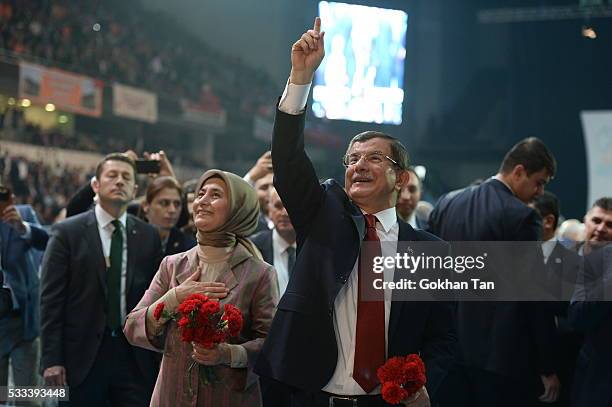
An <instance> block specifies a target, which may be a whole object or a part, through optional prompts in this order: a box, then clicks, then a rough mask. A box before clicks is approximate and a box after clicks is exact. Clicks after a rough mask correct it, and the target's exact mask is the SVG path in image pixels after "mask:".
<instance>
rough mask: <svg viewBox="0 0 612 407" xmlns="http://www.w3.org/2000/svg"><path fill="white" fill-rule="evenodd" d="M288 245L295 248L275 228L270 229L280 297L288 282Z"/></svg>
mask: <svg viewBox="0 0 612 407" xmlns="http://www.w3.org/2000/svg"><path fill="white" fill-rule="evenodd" d="M289 247H293V248H294V249H295V248H296V244H295V243H293V244H289V243H288V242H287V241H286V240H285V239H283V238H282V237H281V235H279V234H278V232H277V231H276V229H273V230H272V253H273V255H274V260H273V261H274V269H275V270H276V277H277V279H278V294H279V297H282V296H283V294H284V293H285V290H286V289H287V284H289V253H287V249H288V248H289Z"/></svg>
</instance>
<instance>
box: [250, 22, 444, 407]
mask: <svg viewBox="0 0 612 407" xmlns="http://www.w3.org/2000/svg"><path fill="white" fill-rule="evenodd" d="M320 29H321V21H320V19H319V18H317V19H316V20H315V25H314V28H313V29H312V30H309V31H307V32H306V33H304V34H303V35H302V37H301V38H300V39H299V40H298V41H297V42H296V43H294V44H293V47H292V50H291V61H292V69H291V74H290V77H289V82H288V84H287V87H286V88H285V92H284V94H283V96H282V98H281V101H280V103H279V105H278V110H277V112H276V119H275V125H274V133H273V140H272V162H273V165H274V185H275V187H276V189H277V190H278V193H279V195H280V197H281V199H282V201H283V203H284V204H285V207H286V208H287V212H288V213H289V216H290V218H291V223H292V224H293V227H294V228H295V231H296V237H297V251H298V255H297V259H296V263H295V267H294V269H293V273H292V275H291V279H290V280H289V284H288V286H287V290H286V291H285V294H284V295H283V297H282V298H281V300H280V302H279V304H278V309H277V312H276V315H275V317H274V321H273V322H272V326H271V328H270V331H269V333H268V336H267V338H266V342H265V343H264V346H263V348H262V350H261V352H260V355H259V359H258V361H257V363H256V366H255V371H256V372H257V373H258V374H259V375H260V376H265V377H269V378H271V379H274V380H276V381H278V382H281V383H282V384H283V385H284V386H285V387H286V388H287V390H288V391H291V393H292V397H291V405H292V406H294V407H295V406H300V407H302V406H304V407H305V406H308V407H329V406H336V407H338V406H347V405H349V406H383V400H382V397H381V385H380V382H379V381H378V378H377V376H376V370H377V369H378V368H379V367H380V366H381V365H382V364H384V363H385V360H386V358H390V357H393V356H400V355H401V356H405V355H407V354H411V353H420V355H421V357H422V358H423V360H424V362H425V365H426V369H427V385H426V386H425V387H422V388H421V389H419V390H418V392H417V393H416V394H415V395H414V397H413V398H412V399H411V400H407V401H405V402H404V404H405V405H409V406H411V407H413V406H414V407H426V406H427V407H428V406H429V405H430V401H429V400H430V398H429V396H431V397H432V399H433V398H434V397H435V396H436V395H437V391H438V388H439V384H440V382H441V381H442V379H443V377H444V376H445V375H446V373H447V369H448V366H449V365H450V363H451V362H452V359H453V356H454V353H453V350H454V346H453V345H454V342H455V337H454V332H453V320H452V309H451V308H450V306H449V304H447V303H443V302H408V301H396V300H395V298H393V297H391V296H389V297H388V298H387V297H385V299H384V301H383V300H372V298H370V299H368V298H366V297H364V296H363V294H362V292H363V291H365V289H366V288H367V287H372V280H373V276H374V273H372V266H371V265H372V263H371V262H369V261H368V259H369V260H370V261H371V257H372V256H374V255H376V252H377V251H378V253H379V254H384V255H385V256H389V257H390V256H393V257H395V255H396V254H400V252H403V253H407V252H408V250H407V249H406V248H404V244H405V243H406V242H410V244H412V242H415V241H439V239H437V238H435V237H434V236H432V235H430V234H429V233H427V232H423V231H419V230H415V229H413V228H412V227H411V226H410V225H408V224H407V223H405V222H404V221H402V220H401V219H398V216H397V213H396V210H395V204H396V202H397V198H398V195H399V193H400V190H401V187H402V186H403V185H404V184H405V183H406V182H407V180H408V178H409V176H410V175H409V173H408V172H407V171H406V170H407V168H408V165H409V163H408V161H409V160H408V152H407V151H406V149H405V147H404V146H403V145H402V144H401V143H400V142H399V140H397V139H395V138H394V137H391V136H389V135H387V134H384V133H380V132H374V131H367V132H364V133H360V134H358V135H356V136H355V137H354V138H353V139H352V140H351V142H350V143H349V145H348V148H347V151H346V154H345V156H344V158H343V163H344V165H345V179H344V187H342V186H341V185H339V184H338V183H337V182H336V181H335V180H327V181H325V182H324V183H322V184H321V183H319V179H318V177H317V175H316V173H315V170H314V167H313V165H312V162H311V161H310V159H309V158H308V155H307V154H306V152H305V149H304V123H305V116H306V114H305V110H306V99H307V97H308V93H309V90H310V85H311V83H312V78H313V76H314V72H315V71H316V69H317V68H318V66H319V65H320V64H321V61H322V60H323V56H324V49H325V48H324V45H323V41H324V40H323V38H324V33H321V31H320ZM383 241H384V242H387V244H385V245H382V244H381V242H383ZM362 243H363V246H362ZM400 243H402V245H401V246H400ZM442 246H445V247H446V245H445V244H442ZM365 248H368V249H365ZM360 258H361V261H359V259H360ZM368 264H369V269H368V267H367V265H368ZM389 271H390V273H393V275H392V276H391V278H392V279H393V278H395V277H396V276H397V275H399V274H400V273H399V272H398V273H396V270H395V268H392V269H390V270H389ZM361 288H364V290H362V289H361ZM428 393H429V395H428Z"/></svg>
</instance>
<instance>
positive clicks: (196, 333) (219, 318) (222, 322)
mask: <svg viewBox="0 0 612 407" xmlns="http://www.w3.org/2000/svg"><path fill="white" fill-rule="evenodd" d="M164 306H165V304H164V303H163V302H161V303H159V304H157V306H156V307H155V310H154V311H153V317H154V318H155V319H156V320H159V319H160V318H162V317H163V318H168V319H173V320H175V321H176V323H177V324H178V328H179V332H180V333H181V340H182V341H183V342H190V343H191V342H195V343H197V344H198V345H201V346H203V347H205V348H206V349H212V348H214V347H215V346H217V345H218V344H220V343H226V342H227V341H228V340H229V339H231V338H235V337H238V335H239V334H240V331H241V330H242V313H241V312H240V310H239V309H238V308H237V307H235V306H234V305H232V304H221V303H220V302H219V301H217V300H213V299H210V298H208V297H207V296H205V295H202V294H191V295H190V296H189V297H187V298H186V299H185V300H184V301H183V302H182V303H181V304H180V305H179V306H178V308H177V312H175V313H170V312H168V311H166V310H164ZM196 365H197V362H195V361H193V362H192V363H191V365H190V366H189V369H188V371H189V372H191V370H192V369H193V368H194V366H196ZM200 379H201V380H202V381H203V382H204V384H209V383H211V382H213V381H214V380H215V377H214V371H213V369H212V366H204V365H200Z"/></svg>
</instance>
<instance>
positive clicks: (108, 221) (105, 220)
mask: <svg viewBox="0 0 612 407" xmlns="http://www.w3.org/2000/svg"><path fill="white" fill-rule="evenodd" d="M94 212H95V214H96V221H97V223H98V233H99V234H100V241H101V242H102V253H104V264H106V271H107V272H108V268H109V267H110V249H111V240H112V238H113V232H114V231H115V226H113V224H112V222H113V221H114V220H115V218H114V217H113V216H112V215H111V214H109V213H108V212H106V211H105V210H104V209H102V207H101V206H100V205H99V204H98V205H96V207H95V210H94ZM126 221H127V213H125V212H124V213H123V215H121V216H120V217H119V222H121V225H122V228H121V229H122V232H123V254H122V255H121V300H120V311H121V322H122V324H123V321H125V317H126V316H127V309H126V308H127V304H126V289H127V259H128V249H127V228H126Z"/></svg>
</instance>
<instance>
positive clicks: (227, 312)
mask: <svg viewBox="0 0 612 407" xmlns="http://www.w3.org/2000/svg"><path fill="white" fill-rule="evenodd" d="M223 310H224V314H223V320H224V321H227V327H228V336H230V337H234V336H238V335H239V334H240V331H241V330H242V313H241V312H240V310H239V309H238V308H237V307H235V306H233V305H232V304H225V306H224V308H223Z"/></svg>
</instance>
